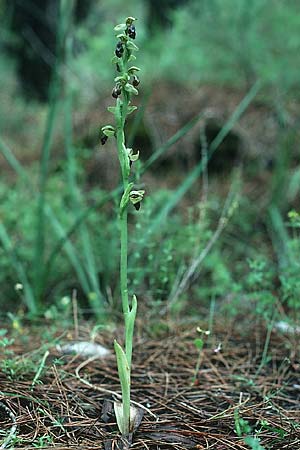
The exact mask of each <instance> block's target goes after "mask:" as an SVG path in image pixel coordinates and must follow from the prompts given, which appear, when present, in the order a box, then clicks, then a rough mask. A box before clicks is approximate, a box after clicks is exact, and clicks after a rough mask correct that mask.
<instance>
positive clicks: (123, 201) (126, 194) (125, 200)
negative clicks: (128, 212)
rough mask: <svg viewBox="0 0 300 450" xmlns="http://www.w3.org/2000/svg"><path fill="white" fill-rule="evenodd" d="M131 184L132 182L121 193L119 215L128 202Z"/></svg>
mask: <svg viewBox="0 0 300 450" xmlns="http://www.w3.org/2000/svg"><path fill="white" fill-rule="evenodd" d="M132 186H133V183H129V184H128V186H127V188H126V189H125V191H124V193H123V195H122V198H121V201H120V216H122V214H123V211H124V209H125V208H126V206H127V205H128V203H129V199H130V193H131V188H132Z"/></svg>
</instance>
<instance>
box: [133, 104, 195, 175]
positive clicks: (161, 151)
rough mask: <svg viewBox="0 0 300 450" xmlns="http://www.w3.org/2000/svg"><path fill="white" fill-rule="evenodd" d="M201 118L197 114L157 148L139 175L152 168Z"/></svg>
mask: <svg viewBox="0 0 300 450" xmlns="http://www.w3.org/2000/svg"><path fill="white" fill-rule="evenodd" d="M201 117H203V114H202V113H201V114H197V115H196V116H195V117H193V119H191V120H190V121H189V122H188V123H186V124H185V125H184V126H183V127H182V128H180V130H178V131H177V132H176V133H175V134H174V135H173V136H171V137H170V139H168V140H167V142H166V143H165V144H163V145H162V146H161V147H159V148H158V149H157V150H156V151H155V152H154V153H153V154H152V155H151V156H150V158H148V159H147V161H146V162H145V163H144V164H143V166H142V168H141V173H144V172H145V171H146V170H147V169H149V167H150V166H152V164H153V163H155V161H157V160H158V158H160V157H161V156H162V155H163V154H164V153H165V152H166V151H167V150H168V149H169V148H170V147H172V145H174V144H175V143H176V142H177V141H179V140H180V139H181V138H183V137H184V136H185V135H186V134H187V133H188V132H189V131H190V130H191V129H192V128H193V127H194V126H195V125H196V124H197V122H199V120H200V119H201Z"/></svg>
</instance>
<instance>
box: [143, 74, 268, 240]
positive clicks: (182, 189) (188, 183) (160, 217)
mask: <svg viewBox="0 0 300 450" xmlns="http://www.w3.org/2000/svg"><path fill="white" fill-rule="evenodd" d="M260 87H261V83H260V82H256V83H255V84H254V85H253V86H252V88H251V89H250V90H249V92H248V93H247V94H246V96H245V97H244V98H243V100H242V101H241V102H240V104H239V105H238V107H237V108H236V110H235V111H234V113H233V114H232V116H231V117H230V118H229V120H228V121H227V122H226V124H225V125H224V127H223V128H222V129H221V130H220V132H219V133H218V135H217V136H216V137H215V139H214V140H213V141H212V143H211V144H210V146H209V148H208V156H207V162H209V160H210V159H211V157H212V155H213V154H214V152H215V151H216V150H217V148H218V146H219V145H220V144H221V143H222V141H223V140H224V139H225V137H226V136H227V134H228V133H229V132H230V130H231V129H232V127H233V126H234V124H235V123H236V122H237V121H238V119H239V118H240V117H241V115H242V114H243V113H244V112H245V110H246V109H247V107H248V106H249V105H250V103H251V102H252V100H253V99H254V98H255V96H256V95H257V93H258V91H259V89H260ZM204 168H205V167H204V164H203V161H200V162H199V163H198V164H197V165H196V166H195V168H194V169H193V170H192V171H191V172H190V173H189V174H188V176H187V177H186V178H185V180H184V181H183V183H182V184H181V185H180V186H179V188H178V189H177V190H176V191H175V192H174V193H172V194H171V195H170V199H169V201H168V202H167V203H166V204H165V205H164V206H163V208H162V209H161V211H160V212H159V213H158V214H157V216H156V217H155V218H154V220H153V222H152V224H151V225H150V227H149V228H148V230H147V232H146V234H147V235H150V234H152V233H153V232H154V231H156V230H157V229H158V228H159V226H160V224H161V223H162V222H163V221H164V220H165V219H166V217H167V216H168V214H169V213H170V212H171V211H172V210H173V209H174V207H175V206H176V205H177V204H178V203H179V202H180V200H181V199H182V197H183V196H184V195H185V194H186V192H187V191H188V190H189V189H190V188H191V187H192V185H193V184H194V182H195V181H196V180H197V179H198V177H199V175H200V174H201V173H202V171H203V169H204Z"/></svg>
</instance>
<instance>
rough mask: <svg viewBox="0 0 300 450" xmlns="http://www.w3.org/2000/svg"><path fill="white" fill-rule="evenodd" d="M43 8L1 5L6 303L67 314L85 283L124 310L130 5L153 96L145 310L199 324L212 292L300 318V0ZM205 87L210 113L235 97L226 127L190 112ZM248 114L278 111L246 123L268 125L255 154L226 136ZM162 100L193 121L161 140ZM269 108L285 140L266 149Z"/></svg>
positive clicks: (141, 240)
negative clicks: (117, 34) (108, 136)
mask: <svg viewBox="0 0 300 450" xmlns="http://www.w3.org/2000/svg"><path fill="white" fill-rule="evenodd" d="M39 3H40V2H35V1H29V0H28V1H22V2H21V1H18V0H15V1H3V0H2V1H0V18H1V35H0V50H1V53H0V83H1V86H2V89H1V91H0V117H1V120H0V151H1V159H0V164H1V169H2V170H1V175H2V176H1V180H0V197H1V201H0V265H1V271H0V285H1V298H0V305H1V311H2V312H4V313H5V312H14V313H20V312H22V313H26V314H30V315H40V314H42V315H46V317H48V318H51V317H57V316H58V315H60V314H62V312H64V311H68V308H69V305H70V301H71V300H70V298H71V296H72V292H73V290H74V289H76V290H77V297H78V301H79V304H80V306H81V310H82V311H83V312H84V313H85V314H87V315H90V314H91V312H93V313H95V314H97V316H98V318H101V317H102V318H103V317H104V316H106V315H107V314H110V313H111V312H116V309H118V306H117V305H119V300H118V297H119V286H118V281H117V280H118V277H117V272H118V250H119V249H118V239H117V235H118V230H117V223H116V220H115V217H116V213H115V211H116V208H117V205H116V201H117V200H116V199H117V198H118V197H117V196H116V195H115V194H116V190H117V189H118V173H117V172H116V169H115V165H114V159H113V156H112V155H113V149H109V150H106V149H105V150H103V149H102V148H101V149H100V147H99V129H100V126H101V125H102V124H104V123H105V122H106V112H105V110H106V106H107V104H108V98H109V95H110V91H111V88H112V80H113V77H114V68H113V66H112V65H110V60H111V55H112V53H113V49H114V37H113V35H112V32H111V29H112V26H113V25H114V24H115V23H119V22H120V21H121V20H122V18H123V17H124V16H128V15H132V14H134V15H135V16H136V17H138V25H137V27H138V37H137V41H138V42H137V43H138V45H139V47H141V48H142V49H143V51H142V52H141V53H140V57H139V63H140V64H139V65H140V66H141V67H142V72H141V74H142V75H141V79H142V87H141V94H142V95H141V97H143V99H142V102H141V107H140V109H139V111H140V112H139V113H137V114H136V116H135V119H134V120H133V121H132V123H131V124H130V129H129V133H130V136H131V141H132V142H133V143H135V145H142V146H141V147H140V151H141V155H143V154H144V156H142V162H141V165H140V168H139V170H138V171H137V173H136V175H135V176H136V180H137V182H138V181H139V173H141V172H145V179H146V184H147V185H146V190H147V192H149V196H148V197H146V199H145V202H144V204H143V208H142V211H141V212H139V213H135V212H133V213H132V215H131V219H130V222H131V223H130V226H131V235H132V236H133V239H132V241H131V243H130V261H129V262H130V267H132V268H133V267H134V268H136V267H137V268H138V269H137V270H135V271H134V272H133V271H132V273H131V278H130V285H131V288H132V290H134V292H136V294H137V295H139V296H140V297H141V298H143V301H144V304H145V305H147V310H148V311H149V315H150V316H151V315H153V316H156V315H157V314H158V313H161V314H162V315H163V314H165V313H166V312H171V313H172V314H174V315H175V317H182V314H183V313H184V312H185V313H186V312H187V311H189V312H192V314H193V316H194V317H198V316H199V315H201V313H202V310H203V308H205V307H207V306H208V305H209V304H212V303H213V304H214V305H216V306H215V307H216V308H218V309H222V310H224V311H227V312H228V313H229V314H241V313H242V314H248V313H250V311H251V312H253V311H254V310H255V311H256V312H257V314H258V315H259V317H262V318H264V319H266V320H267V321H268V322H270V321H272V320H275V319H274V318H277V317H279V316H281V317H282V316H284V317H286V319H287V320H292V321H294V320H295V319H297V317H298V315H299V306H300V303H299V295H300V282H299V276H298V274H299V265H300V259H299V255H300V252H299V247H300V236H299V228H300V218H299V214H298V212H299V210H300V205H299V188H300V168H299V147H298V144H299V135H298V130H297V126H298V123H299V115H298V102H299V98H298V96H299V94H298V92H299V76H298V74H299V69H300V67H299V58H298V54H297V52H298V49H299V47H300V35H299V27H300V12H299V5H298V2H297V1H293V0H285V1H283V0H251V1H250V2H249V1H246V0H201V1H199V0H196V1H194V0H190V1H179V0H177V1H167V0H166V1H160V2H157V4H156V2H150V1H146V0H144V1H137V0H128V1H127V2H126V6H124V2H121V1H119V0H113V1H110V2H80V1H78V2H74V3H73V2H68V1H63V2H62V5H61V9H59V4H58V2H53V1H52V2H44V4H43V5H39ZM83 4H84V5H85V6H83ZM206 86H208V87H209V88H210V90H209V98H208V100H206V107H207V106H209V105H210V103H212V104H215V99H214V94H213V93H214V92H216V93H218V95H219V96H220V94H219V93H220V92H221V97H220V98H222V99H223V100H222V104H224V103H225V105H227V103H228V104H229V103H230V96H231V95H233V96H234V95H235V93H238V95H239V98H240V102H237V103H236V105H235V106H236V108H232V107H230V108H231V110H230V114H229V115H228V117H226V118H225V119H223V120H222V121H221V123H220V126H219V128H218V130H217V131H216V130H215V131H214V133H213V135H211V134H210V132H209V127H206V128H205V126H204V128H203V127H200V128H199V123H200V122H199V120H197V119H195V120H194V122H192V123H190V122H189V119H191V118H192V117H193V116H196V115H197V114H201V113H202V112H203V104H201V102H199V104H196V106H195V102H194V103H192V97H191V95H190V94H189V93H191V92H192V93H193V92H195V93H197V92H198V90H199V89H203V88H205V87H206ZM228 92H229V95H228ZM222 93H223V94H222ZM230 93H232V94H230ZM162 105H163V108H162ZM220 107H221V106H220ZM252 107H253V108H254V110H255V111H260V110H261V109H264V108H265V109H266V110H267V111H268V113H267V115H265V116H264V117H265V119H264V120H265V121H266V122H265V124H264V123H263V124H261V123H260V122H261V119H260V116H259V113H257V116H258V118H257V121H256V122H255V121H254V124H253V123H250V122H249V124H248V125H249V129H251V130H252V129H253V128H254V129H256V126H257V130H258V131H257V132H256V133H255V132H254V133H253V135H252V136H251V139H252V147H253V148H256V150H257V151H256V153H255V156H254V157H253V155H252V157H251V158H248V156H249V155H247V150H244V153H240V152H238V153H237V154H236V153H235V152H236V149H235V148H234V145H233V143H232V142H233V141H230V140H227V141H226V142H227V144H226V146H225V147H224V148H222V144H224V140H225V138H226V137H228V136H229V135H230V133H233V132H235V129H238V127H239V126H240V120H241V118H242V117H243V114H244V113H245V112H246V111H247V110H248V108H252ZM230 108H229V109H230ZM161 109H162V110H163V111H166V114H168V112H169V111H171V113H172V114H174V111H175V115H177V116H178V117H180V118H181V119H182V120H179V121H178V123H179V124H180V126H178V128H177V129H176V130H173V129H171V128H170V130H169V133H168V136H167V138H166V139H165V141H164V142H163V145H162V146H161V145H157V141H156V140H155V138H154V137H153V136H154V134H155V132H156V130H155V129H151V124H150V125H149V121H148V122H147V121H146V119H145V118H146V117H147V114H150V115H151V114H152V115H153V114H154V115H155V114H160V110H161ZM153 111H154V112H153ZM177 116H176V117H177ZM269 118H271V119H272V120H273V122H272V123H275V128H276V139H273V140H270V141H268V142H267V145H266V146H265V147H264V150H263V151H262V152H261V151H260V147H259V143H258V142H257V141H256V139H257V134H263V133H264V129H267V128H268V123H269V122H268V120H269ZM249 120H250V119H249ZM101 122H102V123H101ZM175 122H176V120H175ZM187 123H189V125H186V124H187ZM145 124H147V126H145ZM197 127H198V128H197ZM243 127H245V124H244V125H243ZM149 128H150V129H149ZM261 130H262V131H261ZM193 132H194V134H195V135H196V136H197V142H198V156H197V157H198V159H197V161H196V162H195V161H193V162H192V164H191V163H190V164H188V165H185V162H184V161H185V158H184V157H183V156H184V155H183V156H182V154H183V153H184V152H185V154H186V155H188V154H189V152H191V151H194V150H193V146H192V144H190V145H191V147H190V149H189V148H186V147H184V148H182V150H181V156H180V157H178V145H180V142H181V141H180V139H182V138H183V139H185V138H186V137H187V136H189V135H190V134H191V133H193ZM260 137H261V138H263V136H260ZM177 140H178V142H179V144H178V143H177V144H176V145H177V147H176V146H175V148H177V150H174V151H173V149H174V147H172V146H171V144H172V143H173V141H177ZM199 142H200V144H199ZM268 146H269V148H268V149H267V150H266V147H268ZM221 148H222V155H221V157H219V156H218V155H219V153H220V149H221ZM200 150H201V151H200ZM100 152H101V154H100ZM245 152H246V153H245ZM179 153H180V152H179ZM199 154H200V156H199ZM232 154H236V157H235V160H234V163H233V159H232ZM156 158H157V159H156ZM218 158H219V159H218ZM207 160H209V161H208V170H207V168H206V163H207ZM106 161H109V162H108V163H107V162H106ZM233 166H234V167H233ZM135 214H139V215H140V218H139V220H138V221H135V218H134V215H135ZM20 284H21V285H22V287H21V286H20Z"/></svg>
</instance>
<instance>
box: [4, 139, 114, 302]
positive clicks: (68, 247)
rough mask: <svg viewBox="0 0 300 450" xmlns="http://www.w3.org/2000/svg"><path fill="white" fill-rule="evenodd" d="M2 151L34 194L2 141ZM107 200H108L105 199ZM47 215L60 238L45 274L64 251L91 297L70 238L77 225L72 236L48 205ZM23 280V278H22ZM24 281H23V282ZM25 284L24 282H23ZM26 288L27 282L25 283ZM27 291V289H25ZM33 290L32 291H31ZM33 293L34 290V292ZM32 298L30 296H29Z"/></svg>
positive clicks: (17, 163)
mask: <svg viewBox="0 0 300 450" xmlns="http://www.w3.org/2000/svg"><path fill="white" fill-rule="evenodd" d="M0 151H1V152H2V154H3V156H4V157H5V159H6V160H7V162H8V163H9V164H10V166H11V167H12V168H13V169H14V170H15V171H16V172H17V174H18V175H19V176H20V177H21V178H22V179H23V180H24V182H25V183H26V185H27V186H29V187H30V188H31V189H32V192H34V189H33V187H32V186H31V180H30V178H29V176H28V174H27V172H26V171H25V170H24V168H23V166H22V165H21V164H20V163H19V161H18V160H17V159H16V158H15V156H14V155H13V153H12V151H11V150H10V148H9V147H8V146H7V145H5V144H4V142H3V140H2V139H0ZM105 200H106V199H105ZM44 207H45V214H46V217H47V218H48V220H49V223H50V225H51V226H52V229H53V231H54V232H55V234H56V236H57V237H58V242H57V245H56V247H55V248H54V251H52V253H51V255H50V258H49V259H48V260H47V262H46V264H45V272H46V273H47V274H49V273H50V271H51V268H52V267H53V263H54V261H55V257H56V256H57V255H58V253H59V252H60V251H61V250H62V249H63V250H64V251H65V253H66V255H67V256H68V258H69V261H70V263H71V265H72V266H73V268H74V270H75V273H76V274H77V276H78V279H79V282H80V284H81V286H82V288H83V290H84V292H85V294H86V295H89V293H90V292H91V287H90V285H89V281H88V278H87V275H86V273H85V271H84V269H83V267H82V264H81V261H80V258H79V256H78V254H77V251H76V249H75V247H74V245H73V244H72V242H71V240H70V237H71V234H73V233H74V232H75V231H76V229H77V224H76V222H75V226H74V229H72V233H71V234H70V236H69V235H68V234H67V233H66V232H65V230H64V228H63V227H62V225H61V223H60V222H59V220H58V219H57V218H56V216H55V214H54V213H53V210H52V208H51V207H50V206H49V205H48V204H46V205H45V206H44ZM82 216H83V217H82V219H84V218H85V211H83V212H82ZM20 280H21V278H20ZM21 281H22V280H21ZM22 283H23V281H22ZM23 284H24V286H25V284H26V283H25V282H24V283H23ZM24 290H25V288H24ZM31 290H32V289H31ZM32 291H33V290H32ZM29 297H30V296H29Z"/></svg>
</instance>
